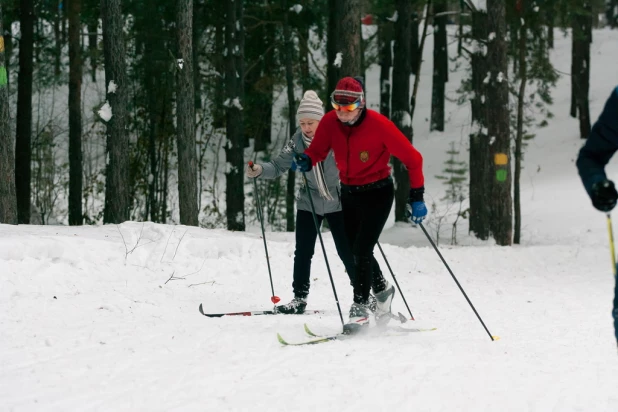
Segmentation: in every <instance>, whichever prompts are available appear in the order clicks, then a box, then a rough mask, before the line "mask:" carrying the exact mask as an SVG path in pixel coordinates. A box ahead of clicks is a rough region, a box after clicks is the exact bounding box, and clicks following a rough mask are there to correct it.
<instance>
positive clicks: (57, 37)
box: [51, 0, 70, 82]
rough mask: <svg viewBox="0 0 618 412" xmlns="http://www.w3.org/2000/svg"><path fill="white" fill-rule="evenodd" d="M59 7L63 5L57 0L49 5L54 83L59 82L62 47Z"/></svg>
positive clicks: (60, 12) (60, 11) (60, 9)
mask: <svg viewBox="0 0 618 412" xmlns="http://www.w3.org/2000/svg"><path fill="white" fill-rule="evenodd" d="M69 1H70V0H69ZM60 6H63V7H64V4H62V3H61V2H60V1H58V0H56V1H54V2H52V4H51V7H52V9H51V13H52V15H53V16H54V17H53V18H54V76H55V77H56V82H59V81H60V61H61V58H62V45H63V43H64V38H61V37H62V36H61V24H62V8H61V7H60Z"/></svg>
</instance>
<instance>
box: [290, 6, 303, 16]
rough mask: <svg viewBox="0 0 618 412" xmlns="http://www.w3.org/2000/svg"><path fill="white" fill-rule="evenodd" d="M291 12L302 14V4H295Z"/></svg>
mask: <svg viewBox="0 0 618 412" xmlns="http://www.w3.org/2000/svg"><path fill="white" fill-rule="evenodd" d="M290 11H293V12H295V13H296V14H300V12H301V11H303V6H302V5H300V4H295V5H293V6H292V7H290Z"/></svg>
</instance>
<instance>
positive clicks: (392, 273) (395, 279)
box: [377, 242, 414, 320]
mask: <svg viewBox="0 0 618 412" xmlns="http://www.w3.org/2000/svg"><path fill="white" fill-rule="evenodd" d="M377 244H378V248H379V249H380V253H382V257H383V258H384V261H385V262H386V266H388V270H389V271H390V272H391V276H393V280H394V281H395V285H397V290H399V294H400V295H401V299H403V303H405V305H406V308H407V309H408V313H409V314H410V320H414V315H413V314H412V311H411V310H410V307H409V306H408V302H406V297H405V296H403V292H402V291H401V288H400V287H399V282H397V278H396V277H395V273H394V272H393V269H391V265H390V264H389V263H388V260H387V259H386V255H385V254H384V251H383V250H382V246H380V242H378V243H377Z"/></svg>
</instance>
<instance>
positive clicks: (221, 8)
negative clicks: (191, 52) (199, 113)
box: [212, 2, 227, 129]
mask: <svg viewBox="0 0 618 412" xmlns="http://www.w3.org/2000/svg"><path fill="white" fill-rule="evenodd" d="M215 8H216V10H217V12H216V14H215V16H216V20H215V53H214V57H213V59H214V62H213V65H214V67H215V71H216V73H217V79H216V80H215V96H214V107H213V110H212V126H213V127H214V128H216V129H218V128H221V127H224V126H225V117H226V114H225V107H224V106H223V100H224V96H225V82H224V81H222V79H223V77H224V76H223V75H224V73H225V71H226V70H227V69H226V63H225V58H223V50H224V49H225V13H226V6H225V3H224V2H215Z"/></svg>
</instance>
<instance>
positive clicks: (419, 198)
mask: <svg viewBox="0 0 618 412" xmlns="http://www.w3.org/2000/svg"><path fill="white" fill-rule="evenodd" d="M424 193H425V187H419V188H416V189H410V197H409V200H408V202H409V204H410V209H411V210H410V217H411V219H412V222H414V223H416V224H419V223H422V222H423V220H424V219H425V216H427V207H426V206H425V201H424V200H423V194H424Z"/></svg>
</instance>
